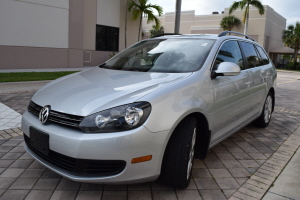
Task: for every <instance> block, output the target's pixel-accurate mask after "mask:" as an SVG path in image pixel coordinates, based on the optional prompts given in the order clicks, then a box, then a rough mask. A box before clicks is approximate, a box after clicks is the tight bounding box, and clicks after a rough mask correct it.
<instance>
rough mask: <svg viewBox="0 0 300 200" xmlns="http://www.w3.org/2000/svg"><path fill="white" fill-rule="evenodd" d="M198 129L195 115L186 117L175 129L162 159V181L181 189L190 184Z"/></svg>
mask: <svg viewBox="0 0 300 200" xmlns="http://www.w3.org/2000/svg"><path fill="white" fill-rule="evenodd" d="M196 130H197V120H196V119H195V118H193V117H188V118H186V119H184V120H183V121H182V122H180V124H179V125H178V126H177V127H176V129H175V130H174V132H173V134H172V136H171V138H170V140H169V142H168V145H167V148H166V150H165V154H164V158H163V161H162V167H161V175H160V178H159V180H160V181H161V182H162V183H164V184H166V185H168V186H171V187H175V188H181V189H185V188H186V187H187V186H188V185H189V183H190V180H191V171H192V164H193V159H194V150H195V148H194V147H195V143H196V135H197V134H196ZM193 144H194V145H193ZM192 146H193V147H192ZM191 147H192V148H191ZM191 151H193V155H192V159H191V158H190V157H191ZM188 168H189V172H188Z"/></svg>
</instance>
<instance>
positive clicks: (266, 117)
mask: <svg viewBox="0 0 300 200" xmlns="http://www.w3.org/2000/svg"><path fill="white" fill-rule="evenodd" d="M273 98H274V97H273V95H272V94H271V93H270V92H269V94H268V95H267V98H266V100H265V103H264V107H263V110H262V112H261V115H260V116H259V117H258V118H257V119H256V120H254V121H253V125H254V126H256V127H260V128H265V127H267V126H268V125H269V123H270V120H271V115H272V112H273V102H274V99H273Z"/></svg>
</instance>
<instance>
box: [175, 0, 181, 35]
mask: <svg viewBox="0 0 300 200" xmlns="http://www.w3.org/2000/svg"><path fill="white" fill-rule="evenodd" d="M180 14H181V0H176V13H175V26H174V33H175V34H179V30H180Z"/></svg>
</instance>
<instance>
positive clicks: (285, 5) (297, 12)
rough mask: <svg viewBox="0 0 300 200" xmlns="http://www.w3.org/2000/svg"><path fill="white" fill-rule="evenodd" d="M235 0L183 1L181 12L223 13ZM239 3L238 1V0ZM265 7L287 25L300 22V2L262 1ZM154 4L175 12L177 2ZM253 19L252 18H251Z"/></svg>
mask: <svg viewBox="0 0 300 200" xmlns="http://www.w3.org/2000/svg"><path fill="white" fill-rule="evenodd" d="M233 1H234V0H206V1H204V0H182V5H181V10H183V11H184V10H195V12H196V15H207V14H211V13H212V12H213V11H218V12H219V13H221V12H222V11H223V10H224V8H227V7H230V6H231V4H232V3H233ZM236 1H238V0H236ZM260 1H261V2H262V4H263V5H268V6H270V7H272V8H273V9H274V10H275V11H276V12H277V13H279V14H280V15H281V16H283V17H284V18H286V20H287V21H286V25H287V26H288V25H290V24H293V25H295V23H296V21H300V0H260ZM149 2H150V3H152V4H158V5H160V6H161V7H163V9H164V12H174V11H175V2H176V0H149ZM250 17H251V16H250Z"/></svg>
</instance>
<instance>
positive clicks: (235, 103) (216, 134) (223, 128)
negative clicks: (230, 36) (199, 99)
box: [211, 40, 251, 143]
mask: <svg viewBox="0 0 300 200" xmlns="http://www.w3.org/2000/svg"><path fill="white" fill-rule="evenodd" d="M222 62H232V63H235V64H237V65H239V66H240V68H241V73H240V74H239V75H237V76H218V77H217V78H215V79H212V80H211V83H212V87H213V92H214V123H213V126H212V138H211V142H212V143H214V142H216V141H218V140H219V139H222V138H223V137H225V136H226V135H227V134H230V133H231V132H232V131H233V130H235V129H236V128H238V127H239V126H240V125H241V124H243V123H244V122H245V121H247V120H248V119H249V110H250V108H249V102H248V101H249V99H248V98H249V97H250V96H251V76H250V72H249V70H247V69H246V68H245V64H244V59H243V56H242V53H241V50H240V47H239V43H238V41H236V40H229V41H225V42H224V43H223V44H222V46H221V48H220V49H219V51H218V53H217V56H216V59H215V61H214V64H213V69H212V70H216V69H217V68H218V65H219V64H220V63H222Z"/></svg>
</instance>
